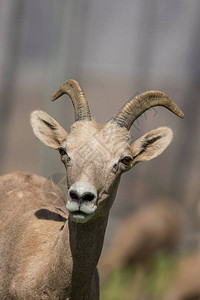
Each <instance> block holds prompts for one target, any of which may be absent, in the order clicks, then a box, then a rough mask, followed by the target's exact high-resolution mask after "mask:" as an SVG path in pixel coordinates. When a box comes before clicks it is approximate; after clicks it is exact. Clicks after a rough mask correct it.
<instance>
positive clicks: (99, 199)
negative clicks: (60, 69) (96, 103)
mask: <svg viewBox="0 0 200 300" xmlns="http://www.w3.org/2000/svg"><path fill="white" fill-rule="evenodd" d="M63 94H68V95H69V96H70V98H71V100H72V103H73V106H74V109H75V123H74V124H73V126H72V129H71V132H70V134H68V133H67V132H66V131H65V130H64V129H63V128H62V127H61V126H60V125H59V124H58V123H57V122H56V121H55V120H54V119H53V118H52V117H51V116H49V115H48V114H47V113H46V112H43V111H40V110H38V111H34V112H33V113H32V115H31V124H32V127H33V131H34V133H35V135H36V136H37V137H38V138H39V139H40V140H41V141H42V142H43V143H44V144H46V145H47V146H49V147H51V148H53V149H56V150H58V151H59V153H60V156H61V160H62V162H63V164H64V166H65V168H66V174H67V187H68V195H67V199H66V201H65V199H64V198H63V196H62V195H61V193H60V191H59V189H58V188H57V187H55V186H52V193H51V194H49V198H47V197H45V196H44V193H42V185H43V183H44V180H45V179H44V178H41V177H39V176H36V175H31V174H25V173H14V174H10V175H6V176H2V177H1V181H0V182H1V195H0V197H1V198H0V222H1V223H0V224H1V231H0V232H1V241H0V299H1V300H25V299H26V300H27V299H28V300H33V299H34V300H46V299H51V300H55V299H59V300H66V299H73V300H74V299H76V300H80V299H88V300H89V299H90V300H95V299H99V288H98V273H97V269H96V266H97V263H98V260H99V257H100V254H101V250H102V245H103V240H104V234H105V230H106V226H107V220H108V215H109V210H110V208H111V206H112V204H113V201H114V198H115V195H116V191H117V187H118V184H119V181H120V177H121V174H122V173H123V172H126V171H128V170H130V169H131V168H132V167H133V166H134V165H135V164H136V163H138V162H140V161H147V160H150V159H152V158H154V157H156V156H158V155H159V154H161V153H162V152H163V151H164V149H165V148H166V147H167V146H168V145H169V144H170V142H171V140H172V131H171V130H170V129H169V128H167V127H161V128H158V129H156V130H152V131H150V132H148V133H147V134H145V135H144V136H142V137H141V138H140V139H138V140H136V141H135V142H134V143H133V144H132V145H130V143H129V129H130V127H131V125H132V124H133V122H134V121H135V120H136V119H137V118H138V117H139V116H140V115H141V114H142V113H143V112H145V111H146V110H147V109H149V108H151V107H153V106H158V105H160V106H165V107H166V108H168V109H169V110H171V111H172V112H173V113H174V114H176V115H178V116H179V117H183V113H182V111H181V110H180V109H179V108H178V106H177V105H176V104H175V103H174V102H173V101H172V100H171V99H170V98H168V96H166V95H165V94H164V93H162V92H158V91H150V92H145V93H142V94H140V95H138V96H136V97H134V98H133V99H131V100H130V101H129V102H128V103H127V104H126V105H125V106H124V107H123V108H122V109H121V111H120V112H119V113H118V114H117V115H116V117H114V118H113V119H112V120H111V121H109V122H108V123H107V124H106V125H104V126H103V125H100V124H97V123H96V122H95V120H93V119H92V118H91V116H90V111H89V106H88V103H87V101H86V98H85V96H84V94H83V91H82V89H81V87H80V86H79V84H78V83H77V82H76V81H75V80H68V81H66V82H65V83H64V84H63V85H62V86H61V87H60V88H59V90H58V91H57V92H56V93H55V95H54V96H53V97H52V100H56V99H57V98H59V97H60V96H62V95H63ZM66 208H67V210H68V212H69V218H68V213H67V210H66Z"/></svg>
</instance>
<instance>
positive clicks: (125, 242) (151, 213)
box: [98, 202, 183, 281]
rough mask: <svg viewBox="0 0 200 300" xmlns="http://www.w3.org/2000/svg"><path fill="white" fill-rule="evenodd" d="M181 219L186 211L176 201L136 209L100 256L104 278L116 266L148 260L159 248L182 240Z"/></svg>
mask: <svg viewBox="0 0 200 300" xmlns="http://www.w3.org/2000/svg"><path fill="white" fill-rule="evenodd" d="M182 221H183V214H182V212H181V211H180V208H179V207H178V206H177V205H174V204H173V203H171V204H167V203H164V202H163V203H162V202H155V203H150V204H148V205H146V206H145V207H143V208H140V209H139V211H137V212H135V211H134V212H133V213H132V214H131V215H130V216H128V217H127V219H126V220H125V221H122V224H121V225H120V226H119V229H118V230H117V231H116V235H115V237H114V239H113V241H112V242H111V245H110V246H109V247H108V249H107V250H105V254H102V256H101V258H100V262H99V266H98V268H99V271H100V275H101V279H102V281H104V280H105V278H106V277H107V276H108V275H109V274H110V273H111V272H112V271H113V270H114V269H116V268H117V267H120V266H124V265H128V264H135V263H137V262H144V261H145V262H146V261H147V260H148V259H150V258H151V257H152V255H153V254H154V253H155V252H156V251H158V250H159V249H166V248H171V247H173V246H174V245H175V244H177V242H178V240H179V237H180V233H181V227H182V226H181V225H182Z"/></svg>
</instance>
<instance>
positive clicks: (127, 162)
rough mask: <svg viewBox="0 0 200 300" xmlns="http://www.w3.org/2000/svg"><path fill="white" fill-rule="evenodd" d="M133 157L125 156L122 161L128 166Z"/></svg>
mask: <svg viewBox="0 0 200 300" xmlns="http://www.w3.org/2000/svg"><path fill="white" fill-rule="evenodd" d="M132 160H133V159H132V157H131V156H125V157H124V158H122V159H121V162H122V163H123V164H124V165H126V166H128V165H130V163H131V162H132Z"/></svg>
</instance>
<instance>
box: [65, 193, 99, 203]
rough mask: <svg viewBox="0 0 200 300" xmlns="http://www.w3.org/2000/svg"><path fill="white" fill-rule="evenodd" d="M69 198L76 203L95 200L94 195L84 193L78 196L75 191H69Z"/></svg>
mask: <svg viewBox="0 0 200 300" xmlns="http://www.w3.org/2000/svg"><path fill="white" fill-rule="evenodd" d="M69 195H70V198H71V199H72V200H76V201H82V202H84V201H92V200H94V198H95V195H94V194H93V193H91V192H85V193H83V194H82V195H80V194H78V193H77V191H75V190H71V191H70V192H69Z"/></svg>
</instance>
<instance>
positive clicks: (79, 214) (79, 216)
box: [69, 210, 94, 223]
mask: <svg viewBox="0 0 200 300" xmlns="http://www.w3.org/2000/svg"><path fill="white" fill-rule="evenodd" d="M93 215H94V213H91V214H86V213H84V212H83V211H81V210H77V211H73V212H71V211H69V216H70V218H71V219H72V221H74V222H76V223H86V222H88V221H89V220H90V219H91V218H92V216H93Z"/></svg>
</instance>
